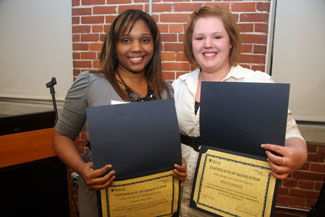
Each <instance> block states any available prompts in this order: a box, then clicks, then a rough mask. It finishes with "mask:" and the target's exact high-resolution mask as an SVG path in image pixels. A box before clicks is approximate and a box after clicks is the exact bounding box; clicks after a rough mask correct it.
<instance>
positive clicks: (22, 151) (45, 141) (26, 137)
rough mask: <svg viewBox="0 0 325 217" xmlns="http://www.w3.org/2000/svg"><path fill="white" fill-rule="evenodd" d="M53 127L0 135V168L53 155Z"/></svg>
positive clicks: (54, 154)
mask: <svg viewBox="0 0 325 217" xmlns="http://www.w3.org/2000/svg"><path fill="white" fill-rule="evenodd" d="M53 134H54V128H48V129H42V130H35V131H29V132H23V133H15V134H9V135H4V136H0V168H3V167H7V166H13V165H17V164H22V163H27V162H30V161H35V160H40V159H44V158H49V157H54V156H56V153H55V151H54V148H53V146H52V137H53Z"/></svg>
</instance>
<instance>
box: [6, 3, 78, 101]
mask: <svg viewBox="0 0 325 217" xmlns="http://www.w3.org/2000/svg"><path fill="white" fill-rule="evenodd" d="M0 76H1V79H0V97H9V98H22V99H45V100H50V99H51V95H50V91H49V89H48V88H47V87H46V83H47V82H49V81H50V80H51V78H52V77H55V78H56V81H57V85H55V86H54V88H55V92H56V99H58V100H63V99H64V97H65V95H66V92H67V90H68V88H69V87H70V86H71V84H72V80H73V68H72V27H71V1H66V0H57V1H51V0H28V1H20V0H0Z"/></svg>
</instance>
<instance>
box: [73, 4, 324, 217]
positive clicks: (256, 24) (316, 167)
mask: <svg viewBox="0 0 325 217" xmlns="http://www.w3.org/2000/svg"><path fill="white" fill-rule="evenodd" d="M203 5H221V6H222V7H225V8H228V9H229V10H231V11H232V12H233V14H234V16H235V17H236V19H237V22H238V25H239V27H240V31H241V37H242V50H241V60H240V64H241V65H243V66H245V67H247V68H251V69H254V70H261V71H265V63H266V44H267V37H268V35H267V34H268V26H269V23H268V22H269V10H270V0H255V1H254V0H233V1H229V0H224V1H220V0H219V1H218V0H211V1H207V0H205V1H199V0H153V6H152V11H153V17H154V19H155V20H156V22H157V24H158V26H159V29H160V32H161V37H162V53H161V54H162V61H163V62H162V66H163V77H164V78H165V79H166V80H169V81H172V80H174V79H176V78H177V77H178V76H179V75H181V74H183V73H187V72H189V71H190V70H191V65H190V64H189V63H188V62H187V60H186V58H185V56H184V53H183V39H184V26H185V24H186V22H187V21H188V18H189V14H190V13H191V12H192V11H194V10H196V9H198V8H200V7H201V6H203ZM128 8H136V9H141V10H144V11H146V12H148V11H149V5H148V0H72V37H73V68H74V76H77V75H78V74H79V73H80V72H81V71H85V70H91V69H96V68H97V67H98V59H99V55H100V51H101V48H102V42H103V38H104V36H105V32H106V30H107V29H108V28H109V25H110V23H111V22H112V20H113V19H114V17H115V16H116V15H117V14H119V13H120V12H122V11H124V10H126V9H128ZM77 143H78V144H79V145H80V152H81V153H83V152H84V149H85V146H84V145H85V136H84V135H83V134H82V135H81V137H80V140H79V139H77ZM323 145H324V144H323ZM323 145H320V144H309V146H308V151H309V159H308V162H307V163H306V165H305V166H304V167H303V168H302V169H301V170H299V171H297V172H296V173H294V174H293V175H292V176H290V177H289V178H288V179H287V180H285V181H283V182H282V183H281V186H280V189H279V195H278V200H277V205H280V206H289V207H294V208H300V209H310V207H311V206H312V205H314V203H315V201H316V199H317V196H318V193H319V190H320V188H321V185H322V183H323V182H324V180H325V163H324V153H325V146H323ZM76 199H77V198H76ZM276 216H283V217H285V216H306V213H305V212H297V211H287V210H282V209H277V214H276Z"/></svg>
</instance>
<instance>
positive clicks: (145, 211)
mask: <svg viewBox="0 0 325 217" xmlns="http://www.w3.org/2000/svg"><path fill="white" fill-rule="evenodd" d="M100 196H101V209H102V216H103V217H108V216H110V217H115V216H116V217H117V216H134V217H136V216H142V217H146V216H148V217H152V216H173V214H174V213H175V212H177V210H178V198H179V181H178V180H176V179H175V178H174V176H173V171H167V172H161V173H156V174H153V175H148V176H143V177H138V178H133V179H128V180H123V181H114V182H113V183H112V185H111V186H109V187H107V188H105V189H103V190H101V191H100Z"/></svg>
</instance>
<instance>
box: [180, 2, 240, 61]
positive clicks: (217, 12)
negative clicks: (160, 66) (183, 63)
mask: <svg viewBox="0 0 325 217" xmlns="http://www.w3.org/2000/svg"><path fill="white" fill-rule="evenodd" d="M202 17H217V18H219V19H221V21H222V23H223V25H224V27H225V29H226V31H227V33H228V35H229V38H230V44H231V45H232V47H231V49H230V52H229V63H230V65H233V66H235V65H237V64H238V63H239V57H240V46H241V40H240V32H239V28H238V25H237V23H236V20H235V18H234V16H233V15H232V13H231V12H230V11H229V10H227V9H224V8H222V7H220V6H204V7H202V8H200V9H199V10H197V11H195V12H193V13H192V14H191V16H190V20H189V22H188V24H187V27H186V30H185V38H184V54H185V56H186V58H187V59H188V61H189V62H190V63H192V64H194V65H198V64H197V62H196V60H195V58H194V55H193V47H192V37H193V31H194V27H195V24H196V21H197V20H198V19H200V18H202Z"/></svg>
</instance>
